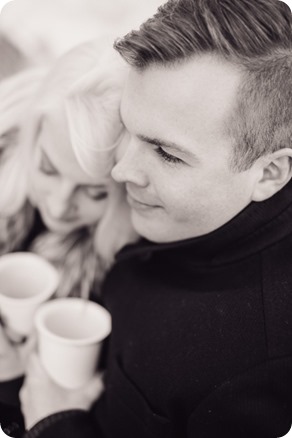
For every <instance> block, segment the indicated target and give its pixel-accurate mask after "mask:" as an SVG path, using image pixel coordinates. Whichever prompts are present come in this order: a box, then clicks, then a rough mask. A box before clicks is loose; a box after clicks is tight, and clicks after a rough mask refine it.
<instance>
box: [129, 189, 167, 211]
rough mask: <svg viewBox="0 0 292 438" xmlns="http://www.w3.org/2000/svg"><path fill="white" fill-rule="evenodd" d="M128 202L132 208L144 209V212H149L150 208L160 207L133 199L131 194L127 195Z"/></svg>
mask: <svg viewBox="0 0 292 438" xmlns="http://www.w3.org/2000/svg"><path fill="white" fill-rule="evenodd" d="M127 200H128V203H129V204H130V206H131V207H133V208H137V209H142V210H148V209H150V208H158V207H159V206H158V205H154V204H149V203H147V202H143V201H142V200H138V199H137V198H135V197H133V196H132V195H131V194H130V193H129V192H128V194H127Z"/></svg>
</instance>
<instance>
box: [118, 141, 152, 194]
mask: <svg viewBox="0 0 292 438" xmlns="http://www.w3.org/2000/svg"><path fill="white" fill-rule="evenodd" d="M143 158H144V157H143V153H142V152H141V151H139V146H136V145H135V144H133V142H131V143H130V144H129V145H128V147H127V149H126V150H125V151H124V153H123V155H121V156H119V157H118V161H117V163H116V165H115V166H114V167H113V169H112V172H111V175H112V177H113V179H114V180H115V181H117V182H119V183H132V184H135V185H137V186H140V187H146V186H147V185H148V177H147V171H146V166H145V164H146V163H145V161H144V160H143Z"/></svg>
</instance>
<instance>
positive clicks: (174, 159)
mask: <svg viewBox="0 0 292 438" xmlns="http://www.w3.org/2000/svg"><path fill="white" fill-rule="evenodd" d="M155 152H156V153H157V154H158V155H159V156H160V157H162V158H163V160H164V161H167V162H168V163H183V161H182V160H181V159H180V158H177V157H175V156H174V155H170V154H168V153H167V152H165V150H164V149H162V148H161V147H160V146H157V148H155Z"/></svg>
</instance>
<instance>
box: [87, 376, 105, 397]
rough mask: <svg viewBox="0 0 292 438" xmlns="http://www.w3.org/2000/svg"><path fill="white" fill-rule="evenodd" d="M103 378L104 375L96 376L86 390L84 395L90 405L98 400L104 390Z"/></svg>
mask: <svg viewBox="0 0 292 438" xmlns="http://www.w3.org/2000/svg"><path fill="white" fill-rule="evenodd" d="M102 377H103V376H102V374H97V375H95V376H94V377H93V378H92V379H91V380H90V381H89V382H88V383H87V384H86V386H85V388H84V394H86V397H87V399H88V401H89V402H90V403H92V402H93V401H94V400H95V399H97V398H98V397H99V396H100V394H101V393H102V392H103V390H104V384H103V378H102Z"/></svg>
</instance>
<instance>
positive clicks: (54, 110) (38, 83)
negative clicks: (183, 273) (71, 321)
mask: <svg viewBox="0 0 292 438" xmlns="http://www.w3.org/2000/svg"><path fill="white" fill-rule="evenodd" d="M107 41H108V39H107V38H106V39H100V40H98V41H93V42H88V43H85V44H82V45H81V46H79V47H77V48H75V49H73V50H71V51H70V52H69V53H68V54H65V55H64V56H62V57H61V58H60V60H58V61H57V63H56V65H55V66H54V67H53V68H52V70H51V71H49V72H44V71H43V70H39V69H33V70H27V71H25V72H23V73H20V74H17V75H15V76H13V77H11V78H9V79H7V80H5V81H2V83H1V84H0V148H1V149H0V151H1V161H0V184H1V187H2V190H1V196H0V211H1V217H0V223H1V228H0V253H1V254H5V253H7V252H10V251H17V250H30V251H34V252H36V253H38V254H40V255H42V256H44V257H45V258H46V259H47V260H49V261H51V262H52V263H53V264H55V265H56V266H57V267H58V269H59V271H60V274H61V275H60V277H61V281H60V286H59V288H58V291H57V296H58V297H59V296H68V295H77V296H83V297H88V295H89V293H90V291H91V289H92V288H93V284H94V286H95V290H96V285H97V286H98V284H99V283H100V282H101V280H102V278H103V276H104V273H105V271H106V269H107V268H108V267H109V265H110V264H111V261H112V260H113V257H114V254H115V252H116V251H117V250H118V249H119V248H120V246H122V245H123V244H125V243H126V242H128V241H130V240H132V239H134V238H135V237H136V235H135V233H134V232H133V230H132V228H131V226H130V221H129V219H128V209H127V206H126V203H125V202H124V194H123V192H122V190H121V188H120V187H118V186H116V185H115V184H114V183H113V182H112V180H111V178H110V170H111V168H112V167H113V164H114V155H115V150H116V148H117V146H118V145H120V144H121V143H122V142H123V141H127V138H126V135H125V132H124V129H123V126H122V124H121V121H120V116H119V102H120V95H121V89H122V85H123V81H124V77H125V73H126V69H125V66H124V65H123V64H122V63H121V61H120V60H119V58H118V56H117V55H116V54H115V52H114V51H113V49H111V47H110V46H109V45H108V44H107ZM88 72H89V73H88ZM92 77H94V78H95V84H96V87H95V88H94V90H93V89H92V85H91V84H92ZM96 78H97V80H96ZM91 149H95V150H98V151H99V152H100V153H98V156H96V160H95V161H94V162H93V161H92V158H91V156H92V154H91V153H90V151H91ZM80 154H81V155H82V157H80V156H79V155H80ZM88 157H90V160H88ZM81 158H82V160H81ZM80 160H81V161H82V162H83V163H85V164H86V169H87V171H85V170H83V169H82V168H81V167H80V165H79V161H80ZM0 335H1V336H0V380H1V381H2V382H3V381H8V380H10V382H8V383H9V385H8V384H7V383H5V384H2V385H0V400H2V402H3V401H4V402H5V401H6V399H5V397H6V396H7V394H8V393H9V397H10V399H11V394H12V392H13V391H14V394H15V396H14V399H13V400H12V404H14V405H17V403H18V390H19V387H20V385H21V383H22V380H19V379H17V380H14V381H13V382H12V381H11V379H14V378H16V377H17V376H19V375H21V374H22V372H23V364H22V361H21V360H20V358H21V357H22V356H23V351H21V350H22V349H23V347H22V346H15V345H14V346H13V347H12V346H11V345H10V344H9V342H8V341H7V339H6V337H5V336H4V333H3V332H1V333H0ZM9 335H10V333H9ZM11 383H12V386H11ZM1 388H2V393H1ZM7 415H8V414H7V412H6V413H5V412H4V410H3V409H2V410H1V416H2V417H3V420H2V425H3V421H4V423H5V422H7V420H8V419H9V422H10V420H11V417H13V415H15V411H13V413H12V414H11V415H8V418H7ZM0 421H1V420H0ZM4 426H5V424H4ZM15 433H16V432H15Z"/></svg>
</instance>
